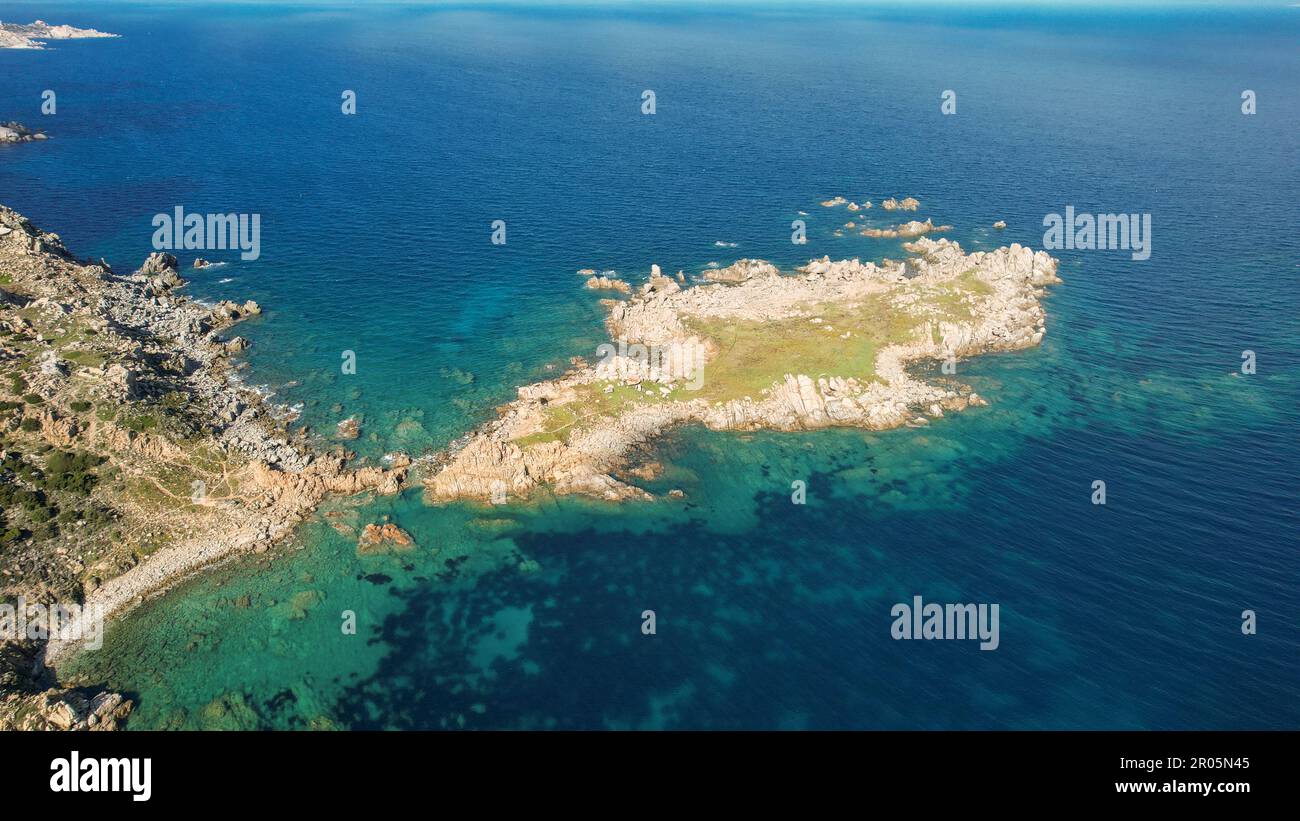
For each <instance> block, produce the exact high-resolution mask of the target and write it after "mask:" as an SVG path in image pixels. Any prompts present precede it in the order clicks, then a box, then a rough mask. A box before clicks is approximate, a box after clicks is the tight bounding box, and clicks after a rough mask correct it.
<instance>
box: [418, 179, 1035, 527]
mask: <svg viewBox="0 0 1300 821" xmlns="http://www.w3.org/2000/svg"><path fill="white" fill-rule="evenodd" d="M840 199H842V198H840ZM909 199H910V198H909ZM912 202H915V201H914V200H912V201H911V202H907V204H906V205H904V204H902V203H897V202H896V203H894V206H895V207H896V208H901V209H903V210H908V209H909V207H910V206H911V204H912ZM823 204H838V203H834V202H833V201H828V202H827V203H823ZM891 210H892V209H891ZM927 225H929V221H928V220H927ZM945 227H946V226H945ZM927 230H928V228H927ZM904 248H905V249H906V250H907V251H908V252H909V253H910V254H912V256H911V257H909V258H908V259H907V260H905V261H901V262H895V261H890V260H885V261H884V262H883V263H882V264H879V265H877V264H875V263H873V262H866V263H864V262H861V261H859V260H857V259H850V260H842V261H839V262H832V261H831V260H830V259H829V258H827V257H823V258H822V259H818V260H811V261H809V262H808V263H807V264H806V265H804V266H802V267H800V268H799V269H798V271H797V272H796V273H793V274H786V273H783V272H781V271H780V270H778V269H777V267H776V266H774V265H772V264H770V263H768V262H765V261H762V260H750V259H742V260H740V261H739V262H736V263H735V264H733V265H731V266H729V267H727V268H723V269H718V270H713V271H709V272H707V274H706V275H705V280H706V281H705V282H703V283H700V284H695V285H688V286H683V285H682V283H681V282H679V281H678V280H675V279H673V278H670V277H666V276H662V275H661V274H659V273H658V271H657V268H658V266H655V267H654V269H652V273H651V276H650V278H649V281H648V282H646V283H645V284H643V285H642V286H641V287H640V288H639V289H637V291H636V292H635V294H634V295H632V296H631V298H629V299H627V300H606V301H605V302H606V304H607V305H608V306H609V315H608V317H607V319H606V323H605V324H606V328H607V330H608V332H609V336H610V339H611V340H613V342H611V343H610V344H608V345H605V346H602V350H601V351H600V352H598V353H599V354H600V358H599V361H598V362H596V363H594V364H592V363H588V362H586V361H585V360H581V359H579V360H577V361H576V362H575V366H574V368H573V369H571V370H570V371H569V372H568V373H566V374H565V375H563V376H561V377H559V378H557V379H554V380H549V381H545V382H539V383H536V384H532V385H526V386H524V387H521V388H519V390H518V398H517V399H515V400H514V401H513V402H511V403H509V404H507V405H505V406H504V407H502V408H501V409H500V411H499V415H498V417H497V418H495V419H493V420H491V421H490V422H488V423H487V424H485V425H484V426H483V427H482V428H480V429H479V430H477V431H476V432H474V433H473V434H472V435H470V436H469V437H467V438H466V439H464V440H463V441H461V442H460V443H458V445H457V447H456V448H455V450H454V451H453V452H452V453H451V454H449V455H448V458H447V460H446V461H445V463H444V464H442V465H441V466H440V467H439V468H438V469H437V470H435V471H431V472H430V473H429V475H428V476H427V477H426V478H425V479H424V487H425V494H426V498H427V499H428V500H429V501H431V502H442V501H447V500H452V499H478V500H488V501H495V502H500V501H503V500H504V499H506V498H507V497H527V496H528V495H530V494H531V493H533V492H534V491H536V490H538V489H540V488H543V487H546V488H549V489H550V490H551V491H553V492H555V493H558V494H565V493H582V494H589V495H593V496H597V497H601V498H606V499H611V500H617V499H632V498H648V497H649V494H648V493H647V492H646V491H645V490H643V489H641V488H638V487H636V486H634V485H631V484H628V483H626V482H624V481H622V480H620V479H618V478H615V475H614V474H615V472H617V471H618V469H619V468H621V467H623V463H624V460H625V457H626V456H627V454H628V453H629V451H630V450H632V448H633V447H635V446H637V445H639V444H642V443H644V442H646V441H648V440H650V439H652V438H654V437H655V436H657V435H659V434H660V433H661V432H663V431H664V430H665V429H667V428H669V427H671V426H674V425H682V424H687V423H695V424H701V425H704V426H706V427H708V428H711V429H715V430H759V429H772V430H785V431H795V430H810V429H815V428H824V427H828V426H833V425H840V426H857V427H863V428H870V429H874V430H880V429H885V428H892V427H897V426H901V425H906V424H925V423H926V422H927V420H928V419H929V418H932V417H939V416H942V415H943V414H944V413H945V412H946V411H954V410H961V409H964V408H966V407H968V406H970V405H980V404H984V400H983V399H982V398H981V397H979V396H978V395H976V394H975V393H973V392H972V391H970V389H969V388H966V387H963V386H961V385H959V384H957V383H956V382H955V380H952V379H947V378H945V379H942V380H926V379H921V378H918V377H917V376H914V375H913V374H912V373H910V372H909V370H908V367H909V366H911V365H914V364H921V363H925V362H936V361H938V362H948V361H955V360H956V359H958V358H960V357H968V356H973V355H976V354H982V353H987V352H990V351H1009V350H1017V349H1021V348H1027V347H1031V346H1033V345H1037V344H1038V343H1039V342H1040V341H1041V340H1042V338H1043V335H1044V333H1045V332H1046V329H1045V317H1044V313H1043V309H1042V306H1041V305H1040V297H1041V296H1043V294H1044V286H1047V285H1050V284H1053V283H1056V282H1058V281H1059V280H1058V279H1057V276H1056V269H1057V260H1055V259H1053V258H1052V257H1051V256H1049V255H1048V254H1047V253H1045V252H1043V251H1038V252H1034V251H1032V250H1030V249H1028V248H1024V247H1021V246H1020V245H1014V244H1013V245H1011V246H1010V247H1005V248H999V249H997V250H995V251H989V252H983V251H980V252H975V253H966V252H965V251H963V250H962V248H961V247H960V246H959V245H958V244H957V243H955V242H952V241H949V240H946V239H940V240H933V239H930V238H927V237H922V238H920V239H917V240H915V241H914V242H912V243H909V244H907V245H905V246H904Z"/></svg>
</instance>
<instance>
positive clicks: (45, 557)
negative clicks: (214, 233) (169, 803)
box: [0, 206, 409, 727]
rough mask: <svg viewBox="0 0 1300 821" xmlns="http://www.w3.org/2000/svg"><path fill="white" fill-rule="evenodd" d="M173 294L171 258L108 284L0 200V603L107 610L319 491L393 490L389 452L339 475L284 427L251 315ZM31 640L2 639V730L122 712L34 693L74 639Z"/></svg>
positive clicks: (326, 455) (395, 468)
mask: <svg viewBox="0 0 1300 821" xmlns="http://www.w3.org/2000/svg"><path fill="white" fill-rule="evenodd" d="M184 284H185V283H184V280H183V279H181V277H180V275H179V273H178V266H177V260H176V258H175V257H173V256H171V255H170V254H162V253H156V252H155V253H153V254H151V255H150V256H149V258H148V259H147V260H146V261H145V262H144V264H143V265H142V266H141V267H140V268H139V269H138V270H136V271H134V272H133V273H130V274H126V275H121V274H118V273H116V272H114V271H113V270H112V269H111V268H110V267H109V266H108V265H107V263H104V262H103V261H100V262H93V261H89V260H79V259H77V258H76V257H74V256H73V255H72V254H71V253H70V252H69V251H68V249H67V248H66V247H64V245H63V243H62V241H61V240H60V239H59V237H58V235H57V234H53V233H48V232H45V231H43V230H41V229H39V228H37V227H36V226H34V225H32V224H31V222H30V221H28V220H27V219H26V218H25V217H23V216H22V215H20V214H18V213H16V212H14V211H12V210H10V209H8V208H5V207H3V206H0V461H2V462H3V467H4V471H3V478H2V481H0V507H2V508H3V526H2V527H0V598H3V599H4V600H6V601H9V600H13V599H17V598H19V597H22V598H23V599H25V600H26V601H28V602H36V603H42V604H52V603H55V602H71V603H75V604H77V605H79V606H81V607H83V608H85V611H86V612H95V613H99V614H103V615H112V614H113V613H116V612H120V611H122V610H125V609H127V608H129V607H131V606H132V605H134V604H136V603H138V602H139V601H141V600H142V597H144V596H146V595H148V594H150V593H153V592H156V591H158V590H160V589H163V588H165V587H166V586H167V585H169V584H171V583H173V582H175V581H176V580H178V579H180V578H182V577H184V576H185V575H187V574H189V573H192V572H194V571H196V570H198V569H200V568H202V567H204V566H207V565H209V564H212V563H214V562H218V561H221V560H223V559H225V558H228V557H230V556H234V555H238V554H241V553H246V552H249V551H255V552H261V551H264V550H266V549H267V547H268V546H270V545H271V544H272V543H273V542H275V541H276V540H277V539H280V538H282V537H284V536H286V535H288V534H289V533H290V532H292V530H293V527H294V525H295V524H296V523H297V522H299V521H300V520H301V519H302V518H303V517H305V516H307V515H309V514H310V513H311V512H312V511H313V510H314V509H315V507H316V505H317V504H318V503H319V502H320V501H321V500H322V499H323V498H324V497H325V496H326V495H328V494H354V493H360V492H364V491H373V492H376V493H397V492H398V491H399V490H400V489H401V488H402V486H403V484H404V483H405V481H406V478H407V472H408V465H409V460H408V459H407V458H406V457H404V456H399V457H398V458H396V459H394V460H393V462H392V464H391V465H390V466H388V467H365V466H363V467H352V466H350V459H351V454H350V453H349V452H347V451H346V450H344V449H343V448H342V447H339V446H335V447H334V448H332V449H329V450H326V449H324V448H322V447H321V446H320V445H319V444H317V443H313V442H311V441H309V440H308V439H307V438H306V437H305V436H304V435H302V433H301V432H298V433H296V434H290V432H289V430H288V428H287V425H288V422H289V421H290V415H289V414H287V412H286V409H284V408H282V407H279V406H276V405H274V404H271V403H269V402H267V401H265V400H264V398H263V396H262V394H261V393H259V392H258V391H257V390H256V389H254V388H253V387H252V386H249V385H246V384H245V383H244V382H243V380H242V379H241V378H240V377H239V370H240V368H241V366H242V363H241V362H239V361H238V359H237V356H238V354H239V353H240V352H242V351H243V350H245V349H246V348H247V346H248V342H247V341H246V340H244V339H243V338H241V337H238V336H232V335H229V334H228V333H227V332H228V331H229V329H230V328H231V327H232V326H234V325H235V324H237V323H238V322H241V321H243V320H245V319H247V318H249V317H252V316H256V315H258V314H259V313H260V312H261V308H260V306H258V305H257V304H256V303H253V302H245V303H243V304H237V303H233V302H225V301H223V302H219V303H217V304H215V305H209V304H203V303H201V302H198V301H195V300H193V299H190V298H188V297H186V296H183V295H181V294H180V293H178V291H179V290H180V289H181V288H182V287H183V285H184ZM72 627H73V628H74V630H73V632H74V633H76V632H78V631H77V630H76V629H75V628H76V627H77V625H75V624H74V625H72ZM39 644H40V643H39V642H31V641H6V642H0V726H24V727H41V726H59V725H60V724H67V725H68V726H70V727H76V726H86V725H87V724H88V723H93V724H97V725H99V726H103V725H104V724H107V723H111V722H109V721H108V719H109V718H110V717H111V716H110V714H111V713H112V712H113V710H115V709H118V708H119V707H120V706H121V705H120V704H117V705H110V706H109V707H108V708H105V709H107V712H106V713H103V714H102V715H100V713H97V712H95V709H98V708H94V709H92V708H91V707H90V706H89V704H83V703H81V702H85V698H84V697H82V696H80V695H78V694H76V693H68V692H66V691H61V690H58V689H57V688H53V689H51V688H49V687H48V685H49V684H50V682H49V679H48V677H47V676H45V675H44V671H43V667H42V664H41V662H43V663H44V664H53V663H54V662H56V661H57V660H58V658H59V657H60V655H61V654H62V653H64V652H66V651H68V650H72V649H75V643H70V642H59V641H56V640H54V639H53V638H51V640H50V641H49V642H48V643H46V644H44V646H43V647H40V646H37V645H39ZM77 699H81V701H80V702H78V701H77ZM101 712H102V711H101ZM91 716H98V719H97V720H96V721H93V722H92V721H90V719H91ZM60 717H62V718H60ZM63 719H67V720H66V721H65V720H63Z"/></svg>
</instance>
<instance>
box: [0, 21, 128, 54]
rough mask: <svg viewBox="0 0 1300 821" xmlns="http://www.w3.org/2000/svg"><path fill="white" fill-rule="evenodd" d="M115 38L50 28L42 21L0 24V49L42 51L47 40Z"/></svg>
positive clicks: (69, 29)
mask: <svg viewBox="0 0 1300 821" xmlns="http://www.w3.org/2000/svg"><path fill="white" fill-rule="evenodd" d="M117 36H118V35H116V34H109V33H108V32H106V31H96V30H95V29H79V28H73V27H72V26H51V25H50V24H49V23H47V22H45V21H44V20H37V21H35V22H32V23H0V48H25V49H42V48H45V41H47V40H81V39H87V38H99V37H117Z"/></svg>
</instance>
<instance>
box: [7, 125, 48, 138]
mask: <svg viewBox="0 0 1300 821" xmlns="http://www.w3.org/2000/svg"><path fill="white" fill-rule="evenodd" d="M44 139H47V137H46V136H45V134H44V133H43V132H40V131H33V130H31V129H30V128H28V127H27V126H25V125H23V124H22V123H19V122H8V123H0V143H30V142H35V141H36V140H44Z"/></svg>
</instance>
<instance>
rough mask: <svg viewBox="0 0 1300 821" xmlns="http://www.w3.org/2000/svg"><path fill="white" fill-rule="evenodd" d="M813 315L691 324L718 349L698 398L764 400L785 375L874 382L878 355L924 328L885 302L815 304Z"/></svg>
mask: <svg viewBox="0 0 1300 821" xmlns="http://www.w3.org/2000/svg"><path fill="white" fill-rule="evenodd" d="M807 314H808V315H807V316H804V317H798V318H795V319H781V320H771V321H763V322H756V321H752V320H744V321H741V320H729V319H688V320H687V321H686V324H687V326H688V327H690V329H691V330H692V331H694V332H695V333H698V334H700V335H701V336H707V337H708V338H710V339H712V340H713V341H714V342H715V343H717V345H718V348H719V353H718V355H717V356H716V357H715V358H714V359H713V360H712V361H711V362H709V364H708V365H707V366H706V367H705V369H704V386H703V387H702V388H701V389H700V390H699V391H697V392H696V395H698V396H700V397H702V398H704V399H708V400H710V401H713V402H726V401H730V400H732V399H740V398H743V397H746V396H750V397H758V396H759V395H760V394H761V393H762V391H763V389H765V388H768V387H771V386H772V385H774V384H776V383H778V382H781V381H783V380H784V379H785V375H786V374H804V375H806V376H808V377H810V378H812V379H817V378H819V377H832V376H840V377H844V378H849V377H853V378H856V379H858V380H859V381H863V382H866V381H870V380H872V379H874V378H875V375H876V354H877V353H878V352H879V350H880V349H881V348H884V347H887V346H889V345H892V344H895V343H901V342H906V341H908V340H909V339H911V338H912V336H913V334H914V333H915V331H916V328H917V326H918V325H919V324H920V322H919V321H918V320H917V319H916V317H913V316H910V315H909V314H907V313H906V312H904V311H900V310H898V309H897V308H895V307H893V306H891V305H890V304H889V302H888V301H887V299H886V298H885V297H884V296H872V297H869V298H866V299H863V300H862V301H860V302H855V303H848V304H843V305H839V304H834V305H825V304H822V305H809V306H808V307H807ZM814 319H820V320H821V321H820V322H814V321H813V320H814ZM846 334H847V336H846Z"/></svg>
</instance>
